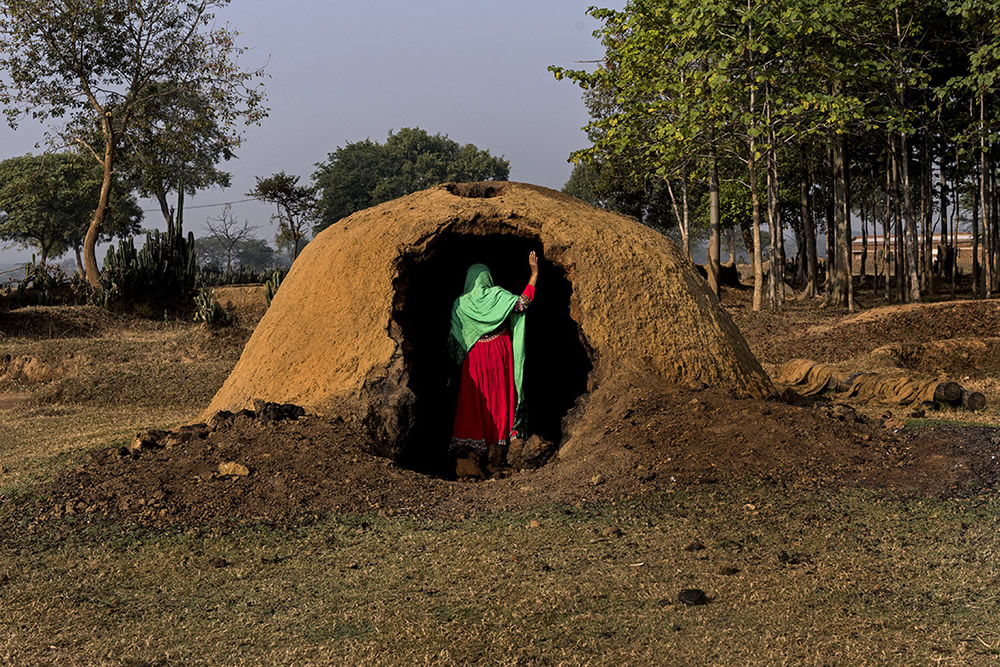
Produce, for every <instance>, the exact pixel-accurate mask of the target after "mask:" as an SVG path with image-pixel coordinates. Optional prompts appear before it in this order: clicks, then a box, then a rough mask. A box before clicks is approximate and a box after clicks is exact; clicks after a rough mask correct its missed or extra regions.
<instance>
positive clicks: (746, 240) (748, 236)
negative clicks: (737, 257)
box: [740, 219, 753, 268]
mask: <svg viewBox="0 0 1000 667" xmlns="http://www.w3.org/2000/svg"><path fill="white" fill-rule="evenodd" d="M740 237H741V238H742V239H743V247H744V248H746V249H747V258H748V260H749V261H750V264H751V268H753V230H752V229H750V221H748V220H746V219H743V220H740Z"/></svg>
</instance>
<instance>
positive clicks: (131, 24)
mask: <svg viewBox="0 0 1000 667" xmlns="http://www.w3.org/2000/svg"><path fill="white" fill-rule="evenodd" d="M228 4H229V0H102V1H101V2H82V1H80V0H66V1H65V2H52V1H51V0H0V70H3V71H4V72H5V74H6V76H5V77H3V78H0V100H2V101H3V103H4V104H5V107H6V108H5V110H4V111H5V113H6V115H7V119H8V122H9V123H10V125H11V126H16V123H17V120H18V119H19V118H21V117H22V116H25V115H31V116H32V117H34V118H37V119H40V120H47V119H61V120H63V121H65V122H66V126H65V127H66V133H65V134H66V136H65V137H64V139H66V140H67V141H68V142H72V143H76V144H79V145H81V146H83V147H85V148H86V149H87V150H88V151H89V152H90V154H91V155H93V157H94V158H95V159H96V160H97V162H99V163H100V165H101V166H102V167H103V180H102V187H101V188H100V190H99V193H98V195H97V197H96V199H95V207H94V214H93V217H92V218H91V221H90V226H89V228H88V231H87V235H86V237H85V241H84V263H85V265H86V272H87V279H88V281H90V283H91V284H92V285H94V286H95V287H96V286H98V284H99V269H98V266H97V260H96V255H95V253H94V248H95V246H96V243H97V239H98V237H99V236H100V233H101V232H102V230H103V225H104V219H105V217H106V212H107V206H108V197H109V195H110V192H111V185H112V181H113V180H115V178H116V177H115V174H116V171H117V169H118V167H119V166H120V160H119V153H121V152H122V151H124V150H126V143H125V142H124V138H125V137H130V136H132V134H130V133H134V132H135V131H136V128H139V130H140V131H141V130H142V128H143V127H144V126H149V125H150V124H151V123H152V124H154V125H155V122H156V121H164V120H169V119H170V118H176V117H177V116H179V115H184V114H183V113H182V112H183V109H185V108H191V107H192V106H193V107H194V108H200V109H201V112H202V113H200V115H206V114H207V117H208V118H210V120H211V122H213V123H214V124H215V127H218V128H222V132H223V134H225V135H226V136H227V137H228V138H229V139H230V140H232V141H238V139H239V137H240V136H241V135H240V132H239V130H238V129H237V121H238V120H244V121H246V122H248V123H251V122H259V121H260V120H261V119H262V118H263V117H264V116H265V115H266V112H267V110H266V108H265V107H264V106H263V91H262V89H261V87H260V85H259V79H260V78H261V76H262V75H263V72H262V71H261V70H251V71H247V70H244V69H242V68H241V67H240V65H239V63H238V62H237V61H238V59H239V56H240V55H241V54H242V53H243V52H244V49H243V48H240V47H237V46H236V44H235V38H236V33H234V32H233V31H231V30H230V29H229V28H228V27H226V26H225V25H219V24H217V23H216V22H215V18H214V15H213V10H214V9H216V8H219V7H224V6H226V5H228ZM193 100H197V101H199V102H197V103H193V102H192V101H193ZM202 103H204V104H202ZM199 104H202V106H200V107H199V106H198V105H199ZM166 109H169V113H168V112H167V111H166ZM195 115H199V114H195ZM95 125H99V126H100V141H99V142H97V143H95V142H94V141H93V134H94V133H93V128H94V127H95Z"/></svg>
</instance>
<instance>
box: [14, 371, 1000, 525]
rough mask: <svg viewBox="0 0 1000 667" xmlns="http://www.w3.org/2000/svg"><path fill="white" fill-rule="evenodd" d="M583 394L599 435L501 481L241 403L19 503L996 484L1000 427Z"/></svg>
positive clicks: (936, 492) (449, 501)
mask: <svg viewBox="0 0 1000 667" xmlns="http://www.w3.org/2000/svg"><path fill="white" fill-rule="evenodd" d="M586 400H588V401H590V403H591V404H590V405H589V406H588V410H587V413H588V414H589V415H602V417H600V423H596V422H595V423H593V424H591V423H586V424H579V425H577V427H578V428H580V429H584V431H585V432H586V433H590V434H592V436H593V437H588V438H584V437H579V438H577V440H576V442H577V443H578V444H577V445H575V447H574V448H573V451H571V452H563V456H562V457H561V458H558V459H556V460H554V461H553V462H551V463H549V464H548V465H546V466H545V467H543V468H542V469H540V470H537V471H532V472H520V473H515V474H512V475H511V476H509V477H506V478H502V479H491V480H489V481H486V482H477V483H472V482H462V481H453V480H448V479H442V478H437V477H431V476H427V475H423V474H420V473H417V472H413V471H411V470H407V469H403V468H401V467H398V466H396V465H394V464H393V463H392V462H391V461H390V460H388V459H386V458H382V457H379V456H375V455H373V454H371V453H369V450H370V443H367V442H365V440H364V439H363V436H361V435H359V434H360V433H362V432H363V429H361V428H359V427H358V425H355V424H350V423H347V422H344V421H342V420H339V419H334V420H332V421H330V420H324V419H320V418H317V417H315V416H309V415H307V416H305V417H302V418H300V419H297V420H283V421H273V420H271V421H267V423H264V422H262V421H261V420H260V419H257V418H254V416H253V414H251V413H244V414H243V415H238V416H236V417H234V418H232V419H227V420H220V421H221V423H220V424H218V425H217V426H216V427H215V428H205V429H203V431H204V432H205V433H206V435H205V436H204V437H194V438H193V439H191V440H189V441H188V442H176V444H172V445H171V446H169V447H166V448H162V449H150V450H146V449H140V451H139V453H138V455H137V456H134V457H133V456H132V455H125V456H121V455H118V453H117V452H111V453H95V455H94V456H93V459H94V460H93V461H91V462H89V463H86V464H85V465H82V466H80V467H78V468H76V469H73V470H70V471H67V472H65V473H64V474H62V475H60V476H59V477H58V478H57V479H56V480H55V481H54V482H52V483H51V484H50V485H49V487H48V488H47V489H45V491H46V493H44V494H41V495H42V496H43V497H45V498H46V499H45V500H44V501H38V502H39V503H40V504H39V505H38V506H37V507H35V508H34V510H32V511H29V512H28V514H30V515H31V516H32V517H33V518H32V519H31V522H32V523H34V524H37V523H38V522H41V521H45V520H46V519H47V518H51V517H61V516H63V515H65V514H67V513H72V514H81V515H83V516H84V517H86V520H93V521H97V520H101V519H103V518H111V519H113V520H115V521H125V522H133V521H134V522H139V523H143V524H152V525H185V524H198V523H202V522H209V521H223V522H242V521H247V520H264V521H277V522H283V521H286V520H291V519H295V518H299V517H303V516H311V515H316V514H323V513H326V512H330V511H339V512H351V511H364V512H368V511H379V512H382V513H385V514H398V513H403V514H416V515H426V516H435V517H440V518H461V517H464V516H468V515H470V514H473V513H479V512H491V511H497V510H527V509H531V508H535V507H539V506H542V505H546V504H549V503H553V502H558V503H587V502H592V501H612V500H615V499H621V498H627V497H630V496H634V495H638V494H643V493H647V492H650V491H658V492H661V493H662V492H669V490H670V489H678V488H684V487H686V486H688V485H695V484H714V483H723V482H727V481H732V480H733V479H734V478H744V479H746V478H749V479H756V480H763V481H766V482H771V483H779V484H783V485H787V486H788V487H790V488H800V489H811V488H823V487H838V486H841V485H845V484H852V485H853V484H856V485H862V486H868V487H873V488H879V489H888V490H893V491H895V492H898V493H902V494H912V495H933V496H950V495H960V494H970V493H978V492H981V491H982V490H983V489H988V488H993V487H995V486H996V485H997V484H998V482H1000V461H998V460H996V459H995V454H994V452H995V450H996V444H997V443H1000V429H993V428H968V427H965V428H962V429H957V428H928V429H920V430H912V429H895V428H891V426H892V425H893V424H894V422H892V421H890V422H887V423H888V424H889V426H887V425H886V424H883V423H881V422H877V421H871V420H865V419H864V418H861V417H857V416H856V414H855V413H854V411H853V410H852V409H851V408H849V407H847V406H840V405H830V404H827V403H822V402H817V403H815V404H812V405H800V406H793V405H790V404H787V403H784V402H779V401H774V400H759V399H749V398H741V399H736V398H732V397H731V396H730V395H728V394H727V393H724V392H721V391H717V390H713V389H703V388H699V387H692V388H682V387H677V386H670V385H664V386H658V387H650V386H644V387H641V388H640V387H632V388H627V389H625V390H622V391H618V392H611V391H608V390H604V391H602V390H600V389H599V390H597V391H596V392H594V393H592V394H591V395H589V396H588V397H587V399H586ZM175 440H179V439H175ZM137 447H138V445H137ZM231 464H236V465H231ZM220 465H221V466H222V467H220ZM22 509H24V508H22ZM22 516H23V514H22Z"/></svg>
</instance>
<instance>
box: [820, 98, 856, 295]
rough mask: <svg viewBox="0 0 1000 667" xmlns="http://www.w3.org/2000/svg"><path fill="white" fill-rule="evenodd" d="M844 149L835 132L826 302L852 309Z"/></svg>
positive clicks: (838, 135)
mask: <svg viewBox="0 0 1000 667" xmlns="http://www.w3.org/2000/svg"><path fill="white" fill-rule="evenodd" d="M835 92H836V89H835ZM844 158H845V151H844V137H843V135H841V134H837V135H835V136H834V139H833V164H832V166H833V199H834V202H833V214H834V228H835V229H836V236H837V238H836V241H835V245H834V252H835V253H836V264H835V267H834V272H833V280H828V281H827V282H828V284H829V285H830V287H829V289H827V292H826V303H827V305H828V306H842V307H846V308H848V309H851V310H853V309H854V304H853V303H852V302H851V289H850V282H851V274H850V272H851V261H850V247H849V244H850V237H851V233H850V225H849V223H848V221H847V219H846V215H845V211H846V210H847V182H846V173H845V166H846V165H845V160H844Z"/></svg>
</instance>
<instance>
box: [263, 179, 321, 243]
mask: <svg viewBox="0 0 1000 667" xmlns="http://www.w3.org/2000/svg"><path fill="white" fill-rule="evenodd" d="M298 182H299V177H298V176H290V175H289V174H286V173H285V172H284V171H279V172H278V173H276V174H274V175H272V176H268V177H267V178H260V177H259V176H258V177H257V187H255V188H254V189H253V190H251V191H250V192H248V193H247V196H248V197H255V198H257V199H260V200H262V201H266V202H270V203H272V204H274V205H275V206H276V207H277V209H278V211H277V213H275V214H274V215H273V216H271V219H272V220H274V221H276V222H277V223H278V234H277V236H276V237H275V242H276V243H278V245H284V244H286V243H287V244H290V245H291V247H292V261H295V258H296V257H298V256H299V244H300V242H301V240H302V239H303V238H304V237H305V235H306V229H307V226H308V224H309V222H310V221H311V220H312V218H313V215H314V214H315V210H316V191H315V189H314V188H311V187H309V186H306V185H298Z"/></svg>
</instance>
